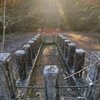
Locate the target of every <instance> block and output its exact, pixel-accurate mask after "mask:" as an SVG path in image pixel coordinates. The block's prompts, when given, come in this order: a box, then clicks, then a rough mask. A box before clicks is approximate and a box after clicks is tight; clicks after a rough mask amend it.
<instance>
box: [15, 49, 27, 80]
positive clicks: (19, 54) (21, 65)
mask: <svg viewBox="0 0 100 100" xmlns="http://www.w3.org/2000/svg"><path fill="white" fill-rule="evenodd" d="M15 55H16V63H17V68H18V74H19V78H20V80H25V79H26V75H27V74H26V54H25V51H24V50H18V51H16V52H15Z"/></svg>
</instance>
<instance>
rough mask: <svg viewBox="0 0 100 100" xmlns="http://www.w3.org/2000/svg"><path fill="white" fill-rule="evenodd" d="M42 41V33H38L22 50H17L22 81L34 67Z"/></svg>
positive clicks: (17, 60)
mask: <svg viewBox="0 0 100 100" xmlns="http://www.w3.org/2000/svg"><path fill="white" fill-rule="evenodd" d="M41 43H42V42H41V35H40V34H38V35H36V36H34V37H33V38H32V39H31V40H29V42H28V43H27V44H25V45H24V46H23V48H22V50H17V51H16V52H15V56H16V65H17V71H18V75H19V80H21V81H22V80H25V79H26V78H27V70H30V69H31V68H32V65H33V62H34V59H35V57H36V55H37V52H38V50H39V47H40V45H41Z"/></svg>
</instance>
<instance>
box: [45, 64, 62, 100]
mask: <svg viewBox="0 0 100 100" xmlns="http://www.w3.org/2000/svg"><path fill="white" fill-rule="evenodd" d="M58 73H59V69H58V68H57V66H56V65H48V66H45V68H44V79H45V92H46V100H60V98H59V90H58Z"/></svg>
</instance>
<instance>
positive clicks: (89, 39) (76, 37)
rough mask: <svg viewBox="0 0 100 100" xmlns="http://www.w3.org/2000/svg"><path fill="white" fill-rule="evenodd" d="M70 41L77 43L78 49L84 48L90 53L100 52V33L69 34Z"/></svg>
mask: <svg viewBox="0 0 100 100" xmlns="http://www.w3.org/2000/svg"><path fill="white" fill-rule="evenodd" d="M64 35H65V36H66V37H68V39H70V40H71V41H73V42H74V43H76V45H77V47H79V48H83V49H85V50H86V51H88V52H89V53H90V52H92V51H100V33H82V32H71V31H70V32H67V33H64Z"/></svg>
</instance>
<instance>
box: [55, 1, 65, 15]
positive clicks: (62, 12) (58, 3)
mask: <svg viewBox="0 0 100 100" xmlns="http://www.w3.org/2000/svg"><path fill="white" fill-rule="evenodd" d="M56 3H57V6H58V9H59V13H60V15H63V16H64V11H63V8H62V6H61V3H60V2H59V1H58V0H56Z"/></svg>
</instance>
